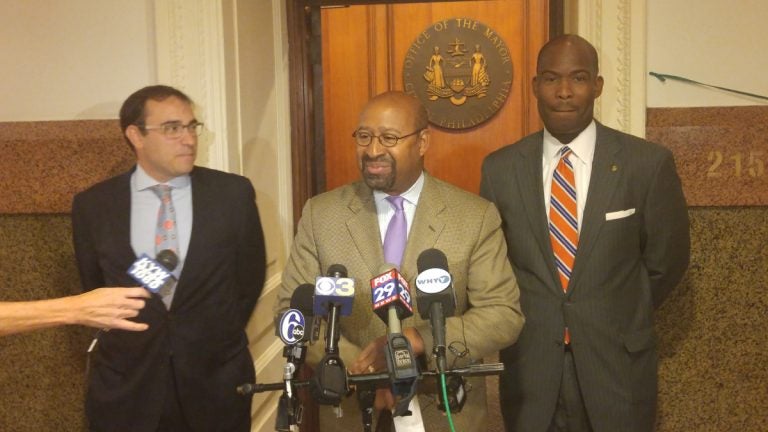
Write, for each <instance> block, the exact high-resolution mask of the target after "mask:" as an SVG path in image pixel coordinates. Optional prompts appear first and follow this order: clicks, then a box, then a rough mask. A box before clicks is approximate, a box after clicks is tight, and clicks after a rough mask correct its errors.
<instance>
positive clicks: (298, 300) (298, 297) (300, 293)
mask: <svg viewBox="0 0 768 432" xmlns="http://www.w3.org/2000/svg"><path fill="white" fill-rule="evenodd" d="M314 294H315V286H314V285H312V284H301V285H299V286H298V287H296V289H295V290H294V291H293V295H292V296H291V309H298V310H299V311H301V313H302V314H303V315H304V318H305V319H306V327H305V329H304V330H305V332H306V333H305V335H304V338H303V341H304V342H310V343H311V342H314V341H316V340H317V339H318V337H319V336H320V317H319V316H315V312H314Z"/></svg>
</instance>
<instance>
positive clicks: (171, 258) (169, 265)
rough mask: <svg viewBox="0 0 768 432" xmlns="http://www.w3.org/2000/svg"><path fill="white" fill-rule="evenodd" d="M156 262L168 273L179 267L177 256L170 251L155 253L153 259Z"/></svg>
mask: <svg viewBox="0 0 768 432" xmlns="http://www.w3.org/2000/svg"><path fill="white" fill-rule="evenodd" d="M155 259H156V260H157V262H159V263H160V264H162V266H163V267H165V268H166V269H168V271H174V270H175V269H176V266H177V265H179V256H178V255H176V253H175V252H174V251H172V250H170V249H163V250H161V251H160V252H158V253H157V257H156V258H155Z"/></svg>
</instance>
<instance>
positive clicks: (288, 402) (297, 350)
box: [275, 285, 311, 431]
mask: <svg viewBox="0 0 768 432" xmlns="http://www.w3.org/2000/svg"><path fill="white" fill-rule="evenodd" d="M310 287H311V285H310ZM305 328H306V322H305V320H304V314H302V313H301V311H300V310H298V309H288V310H287V311H285V313H283V315H282V317H281V318H280V324H279V326H278V330H279V335H280V339H281V340H282V341H283V343H285V347H284V348H283V356H284V357H285V358H286V363H285V366H283V382H284V383H285V386H284V387H283V394H282V395H281V396H280V400H279V402H278V405H277V416H276V417H275V430H277V431H290V430H292V427H293V426H295V425H297V424H299V423H300V422H301V411H302V407H301V403H300V402H299V400H298V398H297V397H296V395H295V392H294V386H293V377H294V374H295V373H296V372H297V371H298V369H299V366H300V365H301V363H302V362H303V361H304V357H305V353H306V351H305V348H306V346H305V343H304V338H305V336H306V331H305Z"/></svg>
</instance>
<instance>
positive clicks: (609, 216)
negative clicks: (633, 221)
mask: <svg viewBox="0 0 768 432" xmlns="http://www.w3.org/2000/svg"><path fill="white" fill-rule="evenodd" d="M633 214H635V209H633V208H631V209H626V210H619V211H615V212H610V213H606V214H605V220H607V221H609V220H616V219H622V218H625V217H629V216H632V215H633Z"/></svg>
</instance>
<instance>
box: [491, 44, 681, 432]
mask: <svg viewBox="0 0 768 432" xmlns="http://www.w3.org/2000/svg"><path fill="white" fill-rule="evenodd" d="M597 64H598V59H597V52H596V51H595V49H594V47H592V45H590V44H589V43H588V42H587V41H586V40H584V39H582V38H580V37H578V36H574V35H565V36H560V37H557V38H555V39H553V40H551V41H550V42H548V43H547V44H546V45H545V46H544V47H543V48H542V49H541V51H540V53H539V57H538V64H537V74H536V77H535V78H534V80H533V91H534V94H535V96H536V99H537V101H538V108H539V114H540V116H541V118H542V120H543V122H544V126H545V130H544V131H540V132H538V133H535V134H533V135H530V136H528V137H526V138H523V139H522V140H521V141H519V142H518V143H516V144H514V145H511V146H507V147H504V148H502V149H500V150H498V151H496V152H494V153H492V154H491V155H489V156H488V157H487V158H486V160H485V161H484V163H483V171H482V173H483V174H482V175H483V177H482V181H481V195H483V196H484V197H486V198H488V199H490V200H491V201H493V202H495V203H496V205H497V206H498V208H499V212H500V213H501V216H502V219H503V226H504V231H505V235H506V240H507V246H508V249H509V257H510V260H511V262H512V265H513V268H514V270H515V274H516V276H517V278H518V279H517V280H518V283H519V285H520V292H521V295H520V302H521V305H522V308H523V313H524V314H525V316H526V318H527V322H526V325H525V327H524V328H523V332H522V334H521V336H520V339H519V340H518V342H517V344H515V345H513V346H511V347H509V348H506V349H505V350H503V351H502V352H501V354H500V357H501V360H502V361H503V362H504V364H505V366H506V370H505V373H504V374H503V375H502V377H501V380H500V396H501V406H502V409H501V411H502V413H503V415H504V421H505V425H506V429H507V430H509V431H525V432H537V431H597V432H603V431H606V432H619V431H651V430H653V429H654V424H655V411H656V387H657V386H656V380H657V378H656V365H657V354H656V336H655V333H654V328H653V314H654V308H656V307H658V306H659V304H661V302H662V301H663V300H664V299H665V298H666V297H667V295H668V294H669V292H670V290H672V288H674V287H675V285H676V284H677V283H678V282H680V280H681V278H682V276H683V274H684V272H685V270H686V268H687V266H688V260H689V247H690V239H689V232H688V215H687V210H686V204H685V199H684V197H683V192H682V188H681V184H680V180H679V178H678V176H677V173H676V171H675V164H674V160H673V158H672V154H671V152H670V151H669V150H667V149H665V148H664V147H661V146H658V145H656V144H652V143H649V142H647V141H645V140H642V139H640V138H636V137H633V136H630V135H626V134H624V133H621V132H619V131H616V130H613V129H610V128H607V127H605V126H603V125H601V124H599V123H597V122H595V121H594V120H593V106H594V100H595V99H596V98H597V97H599V96H600V93H601V91H602V87H603V79H602V77H600V76H599V75H598V66H597Z"/></svg>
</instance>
